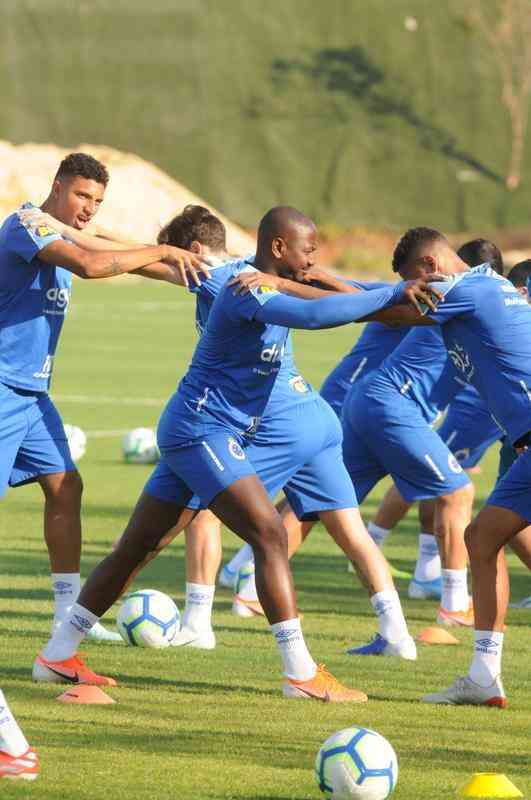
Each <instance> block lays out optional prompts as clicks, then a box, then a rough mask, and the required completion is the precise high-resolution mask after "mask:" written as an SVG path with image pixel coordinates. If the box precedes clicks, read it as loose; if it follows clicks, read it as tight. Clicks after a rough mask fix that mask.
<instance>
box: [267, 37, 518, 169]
mask: <svg viewBox="0 0 531 800" xmlns="http://www.w3.org/2000/svg"><path fill="white" fill-rule="evenodd" d="M272 76H273V83H274V84H275V85H276V87H277V88H279V89H281V88H282V87H283V86H284V85H286V84H287V83H288V82H289V81H290V80H291V79H292V78H294V77H296V76H302V77H303V78H304V79H306V80H307V81H308V82H309V83H310V84H313V85H314V86H320V87H323V88H324V89H325V90H326V91H327V92H329V94H330V95H331V97H334V98H336V99H337V100H338V101H339V104H338V107H337V109H336V111H337V114H338V116H339V117H340V118H341V117H343V119H345V120H346V119H347V118H348V114H349V108H348V106H349V104H351V103H357V104H359V105H361V106H363V108H364V109H365V110H366V111H367V112H368V113H369V114H371V115H373V116H375V117H380V118H383V117H394V118H396V119H399V120H401V121H402V122H404V123H405V124H406V125H408V126H409V127H410V128H412V129H413V130H414V131H415V133H416V135H417V139H418V142H419V145H420V147H422V148H423V149H424V150H427V151H429V152H436V153H440V154H441V155H444V156H446V157H447V158H450V159H452V160H454V161H457V162H459V163H461V164H462V165H464V166H466V167H469V168H470V169H473V170H476V171H477V172H479V173H480V174H481V175H482V176H483V177H485V178H488V179H489V180H492V181H494V182H496V183H502V182H503V178H502V177H501V175H499V174H498V173H497V172H494V171H493V170H492V169H491V168H490V167H488V166H487V165H485V164H483V163H482V162H481V161H479V160H478V159H477V158H476V157H475V156H474V155H472V153H469V152H467V151H466V150H464V149H463V148H462V147H460V145H459V143H458V141H457V139H456V137H455V136H454V135H453V134H452V133H450V131H448V130H446V129H445V128H443V127H442V126H440V125H436V124H434V123H432V122H430V121H429V119H427V118H426V117H425V116H424V115H422V114H421V113H419V112H418V111H417V110H416V109H415V108H414V106H413V103H412V100H411V95H412V92H411V89H410V88H409V87H408V86H407V84H406V82H405V80H404V78H403V76H401V75H393V76H389V75H386V73H385V71H384V69H383V68H382V67H380V66H379V65H378V64H377V63H376V62H375V61H374V60H373V59H372V58H371V56H370V55H369V53H368V52H367V51H366V50H365V49H364V48H363V47H360V46H358V45H355V46H353V47H349V48H339V47H335V48H324V49H322V50H316V51H314V52H312V53H311V54H310V55H309V57H308V58H306V59H291V60H290V59H276V60H275V61H273V64H272ZM342 99H343V100H345V99H346V100H347V103H346V104H345V103H344V102H343V103H341V100H342Z"/></svg>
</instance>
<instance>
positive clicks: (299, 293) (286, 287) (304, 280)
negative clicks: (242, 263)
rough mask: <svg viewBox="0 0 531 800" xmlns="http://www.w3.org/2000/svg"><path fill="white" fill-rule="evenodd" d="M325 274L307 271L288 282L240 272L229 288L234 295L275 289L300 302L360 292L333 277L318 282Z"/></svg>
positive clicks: (274, 276)
mask: <svg viewBox="0 0 531 800" xmlns="http://www.w3.org/2000/svg"><path fill="white" fill-rule="evenodd" d="M325 274H326V275H329V273H325V271H324V270H321V269H319V270H316V271H315V273H312V272H311V271H310V270H308V271H307V272H305V273H300V279H298V280H290V279H289V278H281V277H280V276H279V275H272V274H271V273H269V272H260V270H257V271H254V272H241V273H239V274H238V275H235V276H234V278H232V279H231V280H230V281H229V286H234V293H235V294H246V293H247V292H250V291H251V289H258V288H259V287H260V286H268V287H269V288H270V289H276V291H277V292H282V294H288V295H290V297H299V298H301V299H302V300H318V299H319V298H320V297H329V296H330V293H331V292H341V293H344V294H355V293H356V292H359V291H360V288H359V287H356V286H354V285H352V284H350V283H347V282H345V281H341V280H339V279H336V278H335V277H334V276H333V275H329V277H330V281H329V282H328V283H326V282H325V281H322V280H320V279H319V277H318V276H319V275H321V276H322V275H325ZM312 275H315V277H312ZM313 280H317V282H318V283H319V284H320V285H319V286H315V285H313V283H312V281H313Z"/></svg>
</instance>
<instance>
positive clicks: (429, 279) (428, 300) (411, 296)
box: [402, 273, 445, 314]
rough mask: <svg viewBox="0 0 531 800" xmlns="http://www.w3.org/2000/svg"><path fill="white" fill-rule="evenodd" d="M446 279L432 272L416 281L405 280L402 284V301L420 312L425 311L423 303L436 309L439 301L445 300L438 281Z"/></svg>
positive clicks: (431, 308) (433, 309)
mask: <svg viewBox="0 0 531 800" xmlns="http://www.w3.org/2000/svg"><path fill="white" fill-rule="evenodd" d="M442 280H445V278H444V276H443V275H438V274H437V273H432V274H431V275H428V276H426V279H424V278H417V279H416V280H414V281H404V283H403V284H402V287H403V288H402V302H405V303H408V304H409V305H412V306H414V307H415V308H416V309H417V311H418V313H419V314H422V313H423V309H422V307H421V303H422V304H423V305H424V306H427V307H428V308H429V309H430V310H431V311H435V309H436V305H437V303H439V302H441V301H442V300H443V295H442V294H441V292H439V291H437V289H436V288H435V284H436V283H437V281H442Z"/></svg>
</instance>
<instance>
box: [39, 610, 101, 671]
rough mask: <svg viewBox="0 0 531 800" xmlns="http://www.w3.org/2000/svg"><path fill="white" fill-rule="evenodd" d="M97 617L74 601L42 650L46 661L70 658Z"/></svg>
mask: <svg viewBox="0 0 531 800" xmlns="http://www.w3.org/2000/svg"><path fill="white" fill-rule="evenodd" d="M98 619H99V617H97V616H96V614H93V613H92V611H89V610H88V609H86V608H84V607H83V606H80V605H79V603H74V605H73V606H72V608H71V609H70V612H69V614H68V616H67V617H66V618H65V619H64V620H63V621H62V622H61V624H60V625H59V627H58V629H57V630H56V631H54V632H53V633H52V638H51V639H50V641H49V642H48V644H47V645H46V647H45V648H44V650H43V651H42V654H43V656H44V658H46V659H48V661H64V660H65V659H67V658H72V656H73V655H75V653H76V652H77V649H78V647H79V645H80V644H81V642H82V641H83V639H84V638H85V636H86V635H87V633H88V632H89V631H90V629H91V628H92V626H93V625H94V624H95V623H96V622H97V621H98Z"/></svg>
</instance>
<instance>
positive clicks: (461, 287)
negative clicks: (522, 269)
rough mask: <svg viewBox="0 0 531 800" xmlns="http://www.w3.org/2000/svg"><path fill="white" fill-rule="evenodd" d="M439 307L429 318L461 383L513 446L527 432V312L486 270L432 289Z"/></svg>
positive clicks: (530, 409)
mask: <svg viewBox="0 0 531 800" xmlns="http://www.w3.org/2000/svg"><path fill="white" fill-rule="evenodd" d="M437 289H439V290H440V291H441V292H442V294H443V295H444V301H443V302H440V303H439V304H438V305H437V309H436V311H434V312H433V311H431V310H429V311H427V314H428V316H429V317H431V318H432V319H434V320H435V321H436V322H438V323H440V324H441V325H442V333H443V337H444V342H445V345H446V347H447V350H448V353H449V355H450V358H451V360H452V362H453V364H454V366H455V368H456V370H457V371H458V373H459V374H460V376H461V378H462V379H463V380H465V381H467V382H468V383H471V384H472V385H473V386H475V388H476V389H477V390H478V392H479V394H480V395H481V397H482V398H483V400H484V401H485V403H486V405H487V407H488V409H489V411H490V412H491V414H492V416H493V417H494V419H495V420H496V422H497V423H498V424H499V425H500V427H501V428H502V429H503V430H504V431H505V432H506V433H507V434H508V436H509V439H510V440H511V442H512V443H513V444H514V442H516V441H517V440H518V439H519V438H520V437H521V436H523V435H524V434H526V433H528V432H529V431H531V306H529V305H528V302H527V300H526V298H524V297H522V296H521V295H520V294H519V293H518V290H517V289H516V288H515V287H514V286H513V285H512V283H511V282H510V281H508V280H507V279H506V278H504V277H503V276H501V275H498V273H497V272H495V271H494V270H493V269H491V268H490V267H489V266H488V265H481V266H479V267H474V269H471V270H469V271H467V272H464V273H459V274H457V275H454V276H452V278H451V279H450V280H448V281H447V282H445V283H444V284H437Z"/></svg>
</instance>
